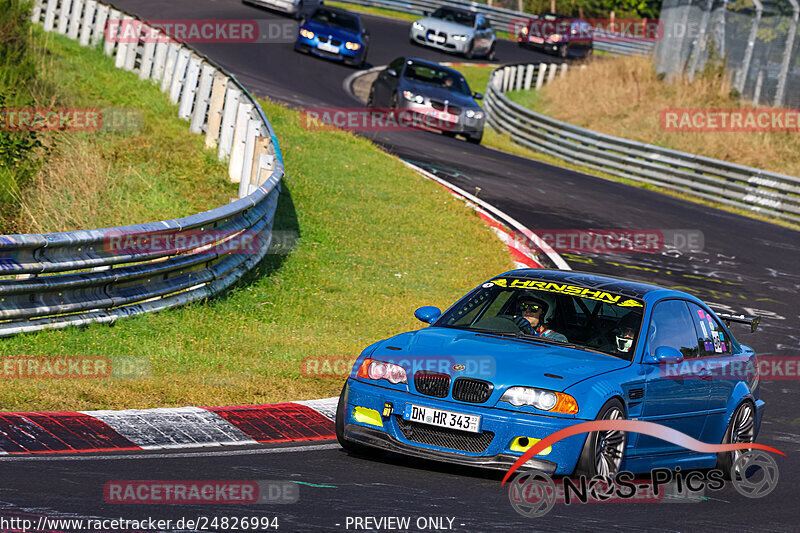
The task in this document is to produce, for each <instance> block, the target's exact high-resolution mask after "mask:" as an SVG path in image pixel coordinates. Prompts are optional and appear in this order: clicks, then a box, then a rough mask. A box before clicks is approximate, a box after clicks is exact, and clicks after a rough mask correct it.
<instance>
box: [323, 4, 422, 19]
mask: <svg viewBox="0 0 800 533" xmlns="http://www.w3.org/2000/svg"><path fill="white" fill-rule="evenodd" d="M325 5H326V6H331V7H339V8H342V9H346V10H348V11H353V12H355V13H364V14H365V15H378V16H381V17H388V18H393V19H399V20H408V21H414V20H419V19H420V18H421V17H422V15H415V14H414V13H406V12H404V11H395V10H393V9H386V8H383V7H369V6H360V5H358V4H351V3H349V2H328V1H327V0H326V1H325Z"/></svg>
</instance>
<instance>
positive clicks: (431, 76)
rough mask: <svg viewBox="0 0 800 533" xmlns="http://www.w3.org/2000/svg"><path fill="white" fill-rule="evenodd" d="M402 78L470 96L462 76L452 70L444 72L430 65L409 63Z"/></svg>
mask: <svg viewBox="0 0 800 533" xmlns="http://www.w3.org/2000/svg"><path fill="white" fill-rule="evenodd" d="M404 76H405V77H406V78H408V79H409V80H414V81H420V82H422V83H427V84H429V85H433V86H435V87H441V88H442V89H448V90H451V91H455V92H457V93H461V94H467V95H471V94H472V92H471V91H470V89H469V85H468V84H467V80H465V79H464V76H462V75H461V74H459V73H457V72H453V71H452V70H444V69H440V68H436V67H432V66H430V65H420V64H418V63H414V62H413V61H409V62H408V66H406V71H405V74H404Z"/></svg>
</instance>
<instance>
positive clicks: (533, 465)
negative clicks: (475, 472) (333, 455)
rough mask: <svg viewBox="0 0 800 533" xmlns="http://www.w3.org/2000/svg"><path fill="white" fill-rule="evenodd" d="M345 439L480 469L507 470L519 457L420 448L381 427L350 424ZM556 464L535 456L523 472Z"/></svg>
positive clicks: (548, 469) (549, 468)
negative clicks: (457, 453) (464, 453)
mask: <svg viewBox="0 0 800 533" xmlns="http://www.w3.org/2000/svg"><path fill="white" fill-rule="evenodd" d="M344 435H345V438H346V439H348V440H351V441H354V442H359V443H361V444H366V445H367V446H371V447H373V448H380V449H382V450H386V451H390V452H396V453H401V454H403V455H410V456H413V457H420V458H422V459H429V460H432V461H443V462H446V463H453V464H458V465H464V466H475V467H478V468H490V469H493V470H503V471H506V470H508V469H509V468H511V466H512V465H513V464H514V463H515V462H516V461H517V459H519V456H517V455H511V454H498V455H492V456H488V457H484V456H478V457H475V456H467V455H455V454H453V453H450V452H442V451H436V450H431V449H426V448H418V447H416V446H410V445H408V444H405V443H403V442H400V441H399V440H397V439H395V438H394V437H392V436H391V435H389V434H387V433H385V432H383V431H381V430H379V429H373V428H369V427H365V426H358V425H355V424H348V425H347V426H345V428H344ZM557 466H558V465H556V463H554V462H552V461H545V460H544V459H537V458H534V459H531V460H529V461H527V462H525V464H524V465H523V466H522V467H520V470H521V471H527V470H539V471H540V472H544V473H546V474H553V473H554V472H555V471H556V467H557Z"/></svg>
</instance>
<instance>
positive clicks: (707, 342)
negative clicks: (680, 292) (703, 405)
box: [689, 302, 750, 442]
mask: <svg viewBox="0 0 800 533" xmlns="http://www.w3.org/2000/svg"><path fill="white" fill-rule="evenodd" d="M689 311H690V313H691V315H692V320H694V324H695V332H696V334H697V339H698V341H699V344H700V357H702V358H703V360H704V361H705V366H706V368H707V369H708V370H709V373H710V380H709V381H710V386H711V392H710V394H709V401H708V420H707V421H706V426H705V429H704V430H703V436H702V439H701V440H703V441H704V442H720V440H721V438H722V435H723V432H724V431H725V428H726V427H727V421H726V420H725V413H726V412H727V407H728V400H729V399H730V398H731V395H732V394H733V390H734V388H735V387H736V384H737V383H738V382H739V381H742V380H743V379H744V378H745V372H744V370H743V369H746V368H747V363H748V360H749V359H750V356H749V355H746V354H743V353H742V352H741V351H739V352H734V345H733V343H732V342H731V339H730V337H729V333H727V332H726V331H725V328H723V327H722V324H721V323H720V322H719V320H718V319H717V317H716V316H714V313H712V312H711V311H709V310H708V309H707V308H704V307H701V306H699V305H697V304H695V303H692V302H689Z"/></svg>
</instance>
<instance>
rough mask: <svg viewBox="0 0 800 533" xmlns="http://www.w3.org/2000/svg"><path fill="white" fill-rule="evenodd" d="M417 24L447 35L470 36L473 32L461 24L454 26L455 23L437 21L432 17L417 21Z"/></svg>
mask: <svg viewBox="0 0 800 533" xmlns="http://www.w3.org/2000/svg"><path fill="white" fill-rule="evenodd" d="M417 22H419V23H420V24H422V25H423V26H425V29H426V30H427V29H434V30H436V31H443V32H446V33H447V34H448V35H450V34H456V35H459V34H460V35H472V33H473V31H472V28H471V27H470V26H465V25H463V24H456V23H455V22H447V21H446V20H442V19H437V18H433V17H425V18H423V19H419V20H418V21H417Z"/></svg>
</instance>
